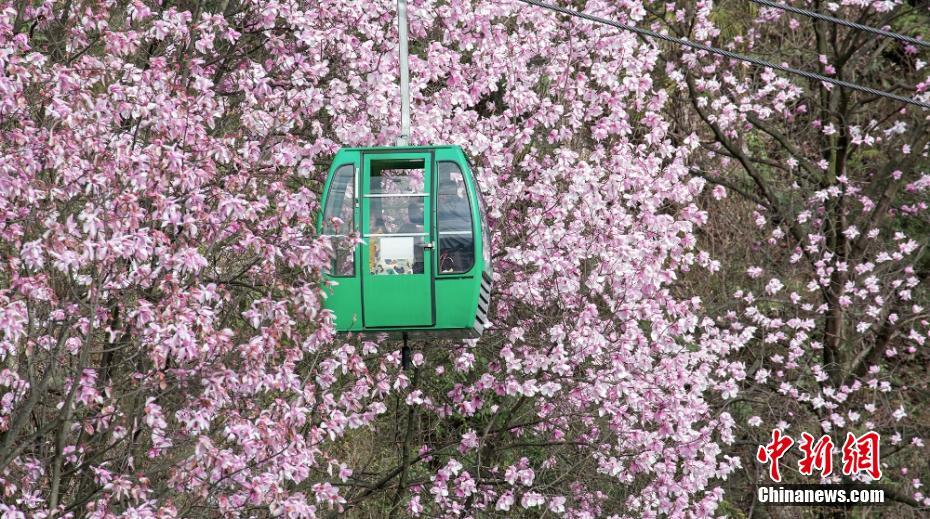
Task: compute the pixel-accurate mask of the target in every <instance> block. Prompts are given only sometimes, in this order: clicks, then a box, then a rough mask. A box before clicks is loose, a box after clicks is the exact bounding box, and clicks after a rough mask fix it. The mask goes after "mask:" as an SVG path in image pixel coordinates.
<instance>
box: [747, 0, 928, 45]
mask: <svg viewBox="0 0 930 519" xmlns="http://www.w3.org/2000/svg"><path fill="white" fill-rule="evenodd" d="M749 1H750V2H753V3H755V4H759V5H764V6H766V7H771V8H772V9H781V10H782V11H788V12H789V13H794V14H800V15H801V16H807V17H809V18H814V19H816V20H822V21H825V22H830V23H835V24H837V25H842V26H843V27H849V28H851V29H856V30H860V31H864V32H870V33H872V34H878V35H881V36H885V37H887V38H892V39H895V40H898V41H903V42H906V43H910V44H913V45H918V46H920V47H923V48H925V49H930V42H928V41H924V40H919V39H917V38H912V37H910V36H905V35H903V34H898V33H896V32H891V31H886V30H884V29H878V28H875V27H870V26H868V25H862V24H861V23H856V22H851V21H849V20H844V19H842V18H836V17H833V16H829V15H826V14H822V13H818V12H817V11H809V10H807V9H801V8H799V7H793V6H790V5H787V4H782V3H778V2H772V1H771V0H749Z"/></svg>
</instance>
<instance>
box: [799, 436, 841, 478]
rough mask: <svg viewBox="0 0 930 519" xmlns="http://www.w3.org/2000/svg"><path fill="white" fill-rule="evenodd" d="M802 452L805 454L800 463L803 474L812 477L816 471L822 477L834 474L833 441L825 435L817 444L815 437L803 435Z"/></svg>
mask: <svg viewBox="0 0 930 519" xmlns="http://www.w3.org/2000/svg"><path fill="white" fill-rule="evenodd" d="M801 451H803V452H804V457H803V458H801V461H799V462H798V469H800V471H801V474H804V475H805V476H811V475H813V474H814V469H817V470H819V471H820V476H821V477H827V476H829V475H830V474H832V473H833V440H831V439H830V437H829V436H827V435H826V434H824V435H823V436H821V437H820V439H819V440H817V443H816V444H815V443H814V437H813V436H811V435H810V434H807V433H806V432H805V433H801Z"/></svg>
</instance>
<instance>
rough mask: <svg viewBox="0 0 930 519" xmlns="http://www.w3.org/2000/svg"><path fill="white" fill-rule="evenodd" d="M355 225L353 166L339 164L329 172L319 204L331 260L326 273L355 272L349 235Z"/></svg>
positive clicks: (353, 247)
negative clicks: (323, 203)
mask: <svg viewBox="0 0 930 519" xmlns="http://www.w3.org/2000/svg"><path fill="white" fill-rule="evenodd" d="M354 227H355V166H354V165H352V164H346V165H345V166H340V167H339V169H337V170H336V174H335V175H333V181H332V183H331V184H330V187H329V196H327V198H326V207H324V208H323V235H325V236H329V237H330V244H331V245H332V248H333V258H332V263H331V265H330V266H329V268H327V273H329V274H332V275H336V276H352V275H354V274H355V245H354V243H353V240H352V239H351V237H350V235H351V234H352V231H353V228H354Z"/></svg>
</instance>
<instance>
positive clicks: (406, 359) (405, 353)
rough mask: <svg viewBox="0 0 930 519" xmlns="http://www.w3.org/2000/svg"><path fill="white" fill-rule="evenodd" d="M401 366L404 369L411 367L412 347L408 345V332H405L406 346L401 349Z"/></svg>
mask: <svg viewBox="0 0 930 519" xmlns="http://www.w3.org/2000/svg"><path fill="white" fill-rule="evenodd" d="M400 366H401V367H402V368H403V369H404V371H407V370H408V369H410V347H409V346H407V332H404V347H403V348H401V350H400Z"/></svg>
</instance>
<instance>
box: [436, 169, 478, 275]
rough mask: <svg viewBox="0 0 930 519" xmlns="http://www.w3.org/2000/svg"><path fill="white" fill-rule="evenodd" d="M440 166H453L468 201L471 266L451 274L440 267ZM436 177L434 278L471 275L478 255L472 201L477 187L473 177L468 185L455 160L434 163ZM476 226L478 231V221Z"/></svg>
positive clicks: (466, 178) (463, 170)
mask: <svg viewBox="0 0 930 519" xmlns="http://www.w3.org/2000/svg"><path fill="white" fill-rule="evenodd" d="M441 164H452V165H453V166H455V168H456V169H457V170H458V174H459V175H460V176H461V178H462V182H463V184H464V186H465V200H467V201H468V219H469V227H470V231H471V264H470V265H469V266H468V268H467V269H465V270H456V271H451V272H443V271H442V265H441V261H442V235H441V230H440V226H441V225H442V220H443V219H442V218H441V217H440V199H441V197H442V193H441V192H440V181H439V178H438V177H439V168H440V166H441ZM469 169H470V168H469ZM436 177H437V180H436V218H435V221H436V223H435V225H434V227H435V228H436V254H435V256H436V276H437V277H461V276H467V275H469V274H470V273H472V271H474V270H475V265H477V264H478V255H477V253H478V249H477V240H476V239H475V236H476V235H477V234H479V233H476V232H475V223H476V222H475V202H474V201H473V200H472V194H473V193H476V192H477V185H476V184H475V183H474V177H472V178H471V181H472V183H471V184H469V178H468V177H469V176H468V175H466V174H465V169H464V168H462V165H461V164H460V163H459V162H458V161H455V160H449V159H443V160H437V161H436ZM479 220H480V215H479ZM478 225H479V229H480V221H479V222H478ZM479 232H480V231H479Z"/></svg>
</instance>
